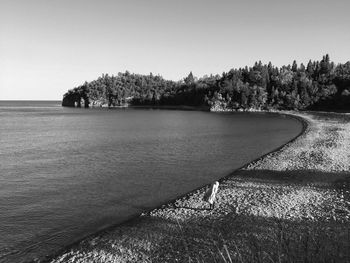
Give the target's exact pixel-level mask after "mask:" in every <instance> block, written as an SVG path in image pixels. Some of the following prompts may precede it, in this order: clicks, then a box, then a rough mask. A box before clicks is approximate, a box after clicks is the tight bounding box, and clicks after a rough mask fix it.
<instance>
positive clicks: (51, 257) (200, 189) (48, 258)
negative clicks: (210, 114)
mask: <svg viewBox="0 0 350 263" xmlns="http://www.w3.org/2000/svg"><path fill="white" fill-rule="evenodd" d="M191 110H193V109H191ZM253 113H264V114H266V113H267V114H275V115H282V116H285V117H287V118H293V119H296V120H298V121H299V122H300V123H301V124H302V128H301V131H300V132H299V133H298V134H297V135H296V136H295V137H293V138H291V139H290V140H289V141H288V142H286V143H284V144H282V145H281V146H279V147H277V148H275V149H273V150H272V151H269V152H267V153H265V154H264V155H262V156H260V157H258V158H256V159H253V160H252V161H249V162H248V163H245V164H243V165H242V166H240V167H238V168H236V169H234V170H233V171H232V172H230V173H229V174H228V175H226V176H224V177H222V178H220V179H218V181H219V182H220V183H222V182H224V181H225V180H228V179H229V178H230V177H233V176H235V175H236V174H237V173H238V172H239V171H241V170H243V169H246V168H247V167H249V166H250V165H253V164H254V163H257V162H258V161H260V160H262V159H264V158H265V157H267V156H268V155H271V154H274V153H276V152H278V151H280V150H282V149H283V148H284V147H286V146H288V145H289V144H291V143H293V142H294V141H295V140H296V139H298V138H299V137H300V136H301V135H303V134H305V132H306V131H307V128H308V125H309V123H308V121H307V120H306V119H305V118H303V117H301V116H298V115H295V114H294V113H293V112H283V111H280V112H276V111H274V112H253ZM208 186H210V184H205V185H201V186H199V187H197V188H195V189H193V190H191V191H189V192H187V193H185V194H181V195H179V196H177V197H175V198H173V199H170V200H168V201H165V202H164V203H163V204H161V205H159V206H156V207H154V208H152V209H150V210H145V211H144V212H142V213H140V214H138V215H136V216H131V217H130V218H128V219H126V220H124V221H123V222H121V223H118V224H114V225H111V226H108V227H106V228H103V229H100V230H97V231H96V232H94V233H92V234H89V235H86V236H84V237H82V238H79V239H78V240H76V241H74V242H72V243H71V244H69V245H67V246H64V247H62V248H61V249H60V250H58V251H57V252H56V253H54V254H52V255H48V256H46V257H45V258H43V259H42V260H40V261H39V262H51V261H53V260H54V259H55V258H57V257H59V256H60V255H62V254H63V253H64V252H67V251H68V250H70V249H72V248H74V247H76V246H77V245H79V244H80V243H81V242H83V241H85V240H87V239H89V238H94V237H96V236H100V235H103V234H104V233H107V232H109V231H111V230H113V229H116V228H118V227H122V226H124V225H128V224H132V223H133V222H136V221H137V220H138V219H140V217H141V216H143V215H146V214H151V213H152V212H153V211H156V210H162V209H164V208H166V207H169V206H174V205H175V203H176V202H177V201H179V200H184V199H188V198H189V197H190V196H192V195H195V194H199V193H200V192H202V193H203V191H205V189H206V188H207V187H208Z"/></svg>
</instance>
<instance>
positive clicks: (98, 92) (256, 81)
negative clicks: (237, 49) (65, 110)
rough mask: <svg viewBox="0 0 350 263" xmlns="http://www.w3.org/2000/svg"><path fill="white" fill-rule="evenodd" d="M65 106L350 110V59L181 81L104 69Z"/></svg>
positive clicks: (70, 95)
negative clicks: (114, 72) (181, 106)
mask: <svg viewBox="0 0 350 263" xmlns="http://www.w3.org/2000/svg"><path fill="white" fill-rule="evenodd" d="M62 105H63V106H69V107H86V108H88V107H117V106H130V105H144V106H162V105H174V106H176V105H187V106H206V107H208V109H209V108H210V109H211V110H217V111H222V110H239V111H254V110H349V109H350V61H349V62H346V63H344V64H337V65H335V63H334V62H332V61H330V58H329V55H328V54H327V55H325V56H323V58H322V60H320V61H311V60H310V61H309V62H308V63H307V65H306V66H305V65H304V64H303V63H301V64H298V63H297V62H296V61H293V63H292V64H289V65H287V66H282V67H275V66H273V65H272V63H271V62H270V63H268V64H262V63H261V61H259V62H256V63H255V64H254V65H253V66H252V67H248V66H246V67H244V68H239V69H231V70H230V71H228V72H223V73H222V74H221V75H210V76H208V75H205V76H203V77H200V78H196V77H195V76H193V74H192V72H190V73H189V74H188V76H186V77H185V78H184V79H182V80H180V81H172V80H165V79H164V78H163V77H161V76H159V75H153V74H152V73H150V74H149V75H140V74H132V73H130V72H128V71H126V72H125V73H118V74H117V75H108V74H102V76H101V77H99V78H98V79H96V80H93V81H91V82H85V83H83V84H82V85H81V86H78V87H76V88H73V89H71V90H69V91H68V92H67V93H66V94H64V96H63V100H62Z"/></svg>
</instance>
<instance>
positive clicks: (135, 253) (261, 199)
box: [48, 112, 350, 263]
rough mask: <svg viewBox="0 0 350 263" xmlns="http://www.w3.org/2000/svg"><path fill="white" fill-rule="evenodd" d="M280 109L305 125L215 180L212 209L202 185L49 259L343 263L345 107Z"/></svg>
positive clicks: (347, 194)
mask: <svg viewBox="0 0 350 263" xmlns="http://www.w3.org/2000/svg"><path fill="white" fill-rule="evenodd" d="M283 113H284V114H288V115H292V116H294V117H297V118H301V119H302V120H303V121H304V122H305V124H306V126H305V130H304V131H303V133H302V134H301V135H300V136H299V137H297V138H296V139H295V140H293V141H291V142H290V143H288V144H286V145H284V146H283V147H281V148H280V149H278V150H276V151H274V152H272V153H270V154H267V155H265V156H263V157H262V158H260V159H258V160H256V161H254V162H252V163H250V164H247V165H246V166H244V167H243V168H242V169H239V170H237V171H234V172H233V173H232V174H231V175H229V176H228V177H226V178H224V179H222V180H221V182H220V186H219V192H218V194H217V201H216V206H215V208H214V209H213V210H210V209H209V206H208V204H206V203H205V202H203V200H202V199H203V195H204V193H205V191H206V190H207V189H208V188H207V187H204V188H202V189H199V190H196V191H194V192H191V193H190V194H188V195H186V196H184V197H182V198H180V199H178V200H176V201H174V202H172V203H170V204H166V205H164V206H162V207H160V208H157V209H155V210H152V211H150V212H147V213H144V214H142V215H140V216H139V217H137V218H135V219H133V220H130V221H128V222H126V223H123V224H121V225H119V226H116V227H113V228H110V229H108V230H105V231H103V232H99V233H98V234H96V235H93V236H90V237H88V238H86V239H84V240H82V241H81V242H79V243H77V244H74V245H73V246H71V247H69V248H67V249H66V250H65V251H62V252H61V253H60V254H59V255H56V256H54V257H53V258H50V260H48V262H51V263H63V262H299V261H303V262H330V261H332V262H349V261H350V115H349V114H342V113H322V112H317V113H314V112H302V113H300V112H283ZM208 187H209V186H208Z"/></svg>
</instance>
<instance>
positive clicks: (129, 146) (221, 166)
mask: <svg viewBox="0 0 350 263" xmlns="http://www.w3.org/2000/svg"><path fill="white" fill-rule="evenodd" d="M300 130H301V124H300V123H299V122H298V121H296V120H295V119H292V118H286V117H283V116H278V115H274V114H252V113H231V114H224V113H210V112H199V111H198V112H197V111H171V110H145V109H143V110H141V109H127V110H121V109H119V110H108V109H74V108H62V107H60V105H59V102H4V101H0V161H1V162H0V222H1V224H0V261H1V262H23V261H28V260H32V259H34V258H42V257H43V256H45V255H48V254H52V253H53V252H56V251H57V250H58V249H60V248H62V247H63V246H65V245H67V244H70V243H72V242H74V241H75V240H77V239H80V238H82V237H84V236H86V235H88V234H91V233H93V232H96V231H98V230H99V229H102V228H104V227H107V226H110V225H113V224H117V223H119V222H122V221H124V220H126V219H128V218H130V217H132V216H135V215H137V214H139V213H140V212H141V211H144V210H147V209H150V208H152V207H155V206H157V205H159V204H162V203H164V202H166V201H167V200H170V199H173V198H175V197H177V196H179V195H181V194H184V193H186V192H188V191H190V190H191V189H194V188H197V187H199V186H202V185H204V184H207V183H210V182H212V181H213V180H215V179H218V178H220V177H223V176H225V175H227V174H229V173H230V172H231V171H233V170H234V169H236V168H238V167H240V166H241V165H243V164H245V163H247V162H249V161H251V160H253V159H255V158H257V157H259V156H260V155H262V154H264V153H266V152H268V151H271V150H273V149H274V148H276V147H278V146H280V145H281V144H283V143H285V142H287V141H289V140H290V139H291V138H292V137H294V136H296V135H297V134H298V133H299V132H300Z"/></svg>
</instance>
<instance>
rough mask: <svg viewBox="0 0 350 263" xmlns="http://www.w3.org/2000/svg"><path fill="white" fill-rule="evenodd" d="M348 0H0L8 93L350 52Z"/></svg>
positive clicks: (48, 92) (38, 96) (1, 62)
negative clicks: (104, 78) (126, 75)
mask: <svg viewBox="0 0 350 263" xmlns="http://www.w3.org/2000/svg"><path fill="white" fill-rule="evenodd" d="M349 10H350V1H349V0H329V1H325V0H293V1H291V0H288V1H286V0H231V1H229V0H212V1H209V0H172V1H170V0H125V1H118V0H114V1H112V0H0V100H61V99H62V96H63V94H64V93H65V92H66V91H67V90H68V89H71V88H74V87H76V86H79V85H81V84H82V83H83V82H84V81H91V80H94V79H96V78H98V77H99V76H101V75H102V73H108V74H110V75H111V74H117V73H118V72H125V71H126V70H128V71H130V72H132V73H140V74H149V73H150V72H152V73H153V74H159V75H162V76H163V77H164V78H166V79H171V80H180V79H183V78H184V77H185V76H187V75H188V73H189V72H190V71H192V72H193V74H194V75H195V76H197V77H201V76H203V75H205V74H207V75H209V74H211V73H212V74H221V73H222V72H224V71H228V70H230V69H231V68H239V67H244V66H246V65H248V66H251V65H253V64H254V62H255V61H259V60H261V61H262V62H263V63H268V62H269V61H271V62H272V64H274V65H276V66H281V65H287V64H290V63H292V61H293V60H294V59H295V60H297V62H298V63H302V62H303V63H304V64H305V63H307V62H308V60H309V59H312V60H316V59H317V60H319V59H321V58H322V56H323V55H325V54H326V53H328V54H329V55H330V58H331V60H332V61H334V62H335V63H344V62H346V61H349V60H350V46H349V44H350V16H349V14H348V13H349Z"/></svg>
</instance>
